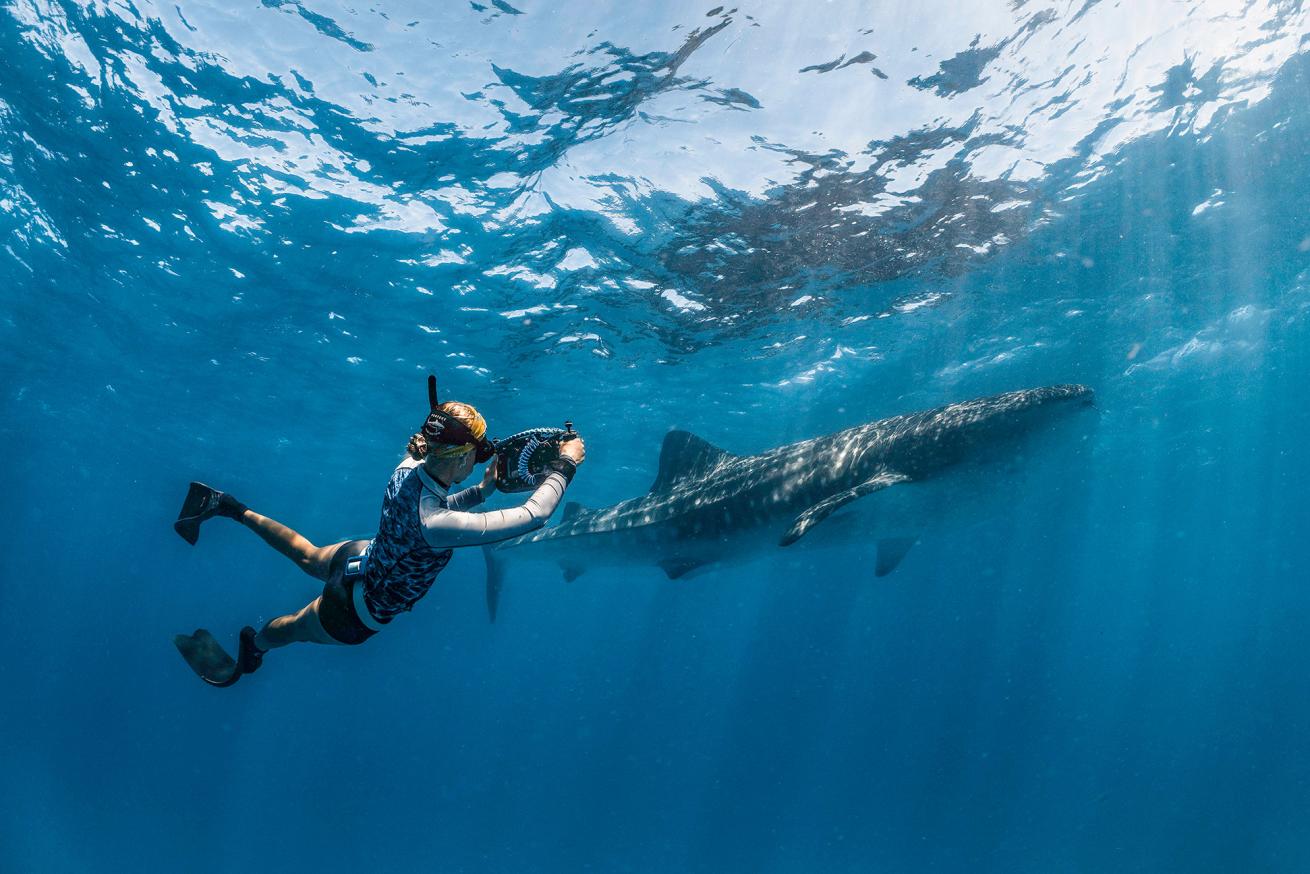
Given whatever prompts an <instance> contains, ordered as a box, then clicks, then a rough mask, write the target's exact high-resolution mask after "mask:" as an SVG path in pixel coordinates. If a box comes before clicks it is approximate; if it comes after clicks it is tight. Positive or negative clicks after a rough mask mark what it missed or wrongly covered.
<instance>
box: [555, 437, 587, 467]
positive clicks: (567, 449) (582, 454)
mask: <svg viewBox="0 0 1310 874" xmlns="http://www.w3.org/2000/svg"><path fill="white" fill-rule="evenodd" d="M559 454H560V455H561V456H563V457H564V458H567V459H569V460H570V461H572V462H573V463H574V465H576V466H578V467H581V466H582V460H583V459H584V458H586V457H587V444H586V443H583V442H582V436H581V435H579V436H577V437H574V438H572V439H570V440H565V441H564V442H563V443H561V444H560V447H559Z"/></svg>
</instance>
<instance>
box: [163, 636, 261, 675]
mask: <svg viewBox="0 0 1310 874" xmlns="http://www.w3.org/2000/svg"><path fill="white" fill-rule="evenodd" d="M173 645H174V646H176V647H177V651H178V652H180V653H182V658H184V659H186V663H187V664H188V665H190V666H191V670H193V671H195V672H196V676H198V677H200V679H202V680H204V681H205V682H206V683H208V684H209V685H211V686H219V687H226V686H231V685H232V684H233V683H235V682H236V681H237V680H239V679H241V675H242V674H253V673H254V672H255V671H257V670H259V666H260V665H262V664H263V663H264V650H261V649H260V648H259V647H257V646H255V629H253V628H251V627H250V626H249V625H247V626H246V627H245V628H243V629H241V648H240V649H239V650H238V651H237V657H236V658H235V659H234V658H232V656H230V655H228V654H227V650H225V649H223V646H222V645H221V644H220V643H219V642H218V641H217V640H215V639H214V635H212V634H210V633H209V632H208V631H206V630H205V629H203V628H197V629H196V633H195V634H179V635H177V636H176V637H174V638H173Z"/></svg>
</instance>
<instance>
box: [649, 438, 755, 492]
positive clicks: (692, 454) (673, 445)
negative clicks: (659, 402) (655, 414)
mask: <svg viewBox="0 0 1310 874" xmlns="http://www.w3.org/2000/svg"><path fill="white" fill-rule="evenodd" d="M729 458H736V456H735V455H733V454H732V453H731V452H725V451H724V450H722V449H720V448H719V447H717V446H715V445H714V444H713V443H710V442H709V441H708V440H703V439H701V438H700V437H697V436H696V435H695V434H693V433H691V432H690V431H670V432H669V433H667V434H665V435H664V445H663V446H662V447H660V470H659V473H658V474H656V475H655V482H654V483H653V484H652V485H651V487H650V490H651V491H652V492H665V491H668V490H669V489H671V488H673V486H674V485H675V484H676V483H677V481H678V480H680V479H684V478H688V477H699V476H704V475H705V474H707V473H709V472H710V471H711V470H712V469H713V468H714V466H715V465H717V464H718V463H719V462H721V461H726V460H727V459H729Z"/></svg>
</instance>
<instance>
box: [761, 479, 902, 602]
mask: <svg viewBox="0 0 1310 874" xmlns="http://www.w3.org/2000/svg"><path fill="white" fill-rule="evenodd" d="M908 479H909V477H908V476H906V475H905V474H903V473H897V472H896V471H892V470H881V471H879V472H878V473H876V474H874V475H873V476H871V477H869V478H868V479H867V480H865V481H864V482H862V483H860V484H859V485H858V486H855V487H854V488H850V489H846V490H845V491H843V492H838V493H837V494H835V495H832V496H831V497H828V498H825V499H823V500H822V501H820V502H819V503H817V504H815V505H814V506H813V507H810V508H809V509H808V510H806V511H805V512H804V513H801V514H800V515H799V516H797V517H796V521H795V522H793V523H792V525H791V527H790V528H788V529H787V533H786V534H784V535H782V539H781V540H779V541H778V545H779V546H791V545H792V544H793V543H795V542H796V541H797V540H800V539H801V538H802V537H804V536H805V532H806V531H809V530H810V529H811V528H813V527H814V526H815V525H818V524H819V523H820V522H822V521H823V520H824V519H827V518H828V517H829V516H831V515H832V514H833V513H835V512H837V511H838V510H840V509H841V508H842V507H844V506H846V505H847V504H849V503H850V502H851V501H854V500H855V499H856V498H862V497H864V496H865V495H868V494H871V493H873V492H877V491H881V490H882V489H885V488H887V487H888V486H894V485H896V484H897V483H903V482H905V481H906V480H908ZM907 549H908V547H907ZM901 555H902V557H904V553H902V554H901ZM899 561H900V559H897V562H899ZM895 566H896V565H895V564H893V565H892V567H895ZM888 573H890V570H889V571H888ZM878 576H882V574H879V575H878Z"/></svg>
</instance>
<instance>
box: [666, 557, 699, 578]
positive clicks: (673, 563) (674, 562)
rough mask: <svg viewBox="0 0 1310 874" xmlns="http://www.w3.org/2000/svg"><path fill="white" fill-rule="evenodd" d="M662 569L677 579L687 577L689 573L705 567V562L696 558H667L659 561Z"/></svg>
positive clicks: (670, 576)
mask: <svg viewBox="0 0 1310 874" xmlns="http://www.w3.org/2000/svg"><path fill="white" fill-rule="evenodd" d="M659 566H660V570H662V571H664V573H665V574H667V575H668V577H669V579H671V580H676V579H678V578H679V577H685V576H686V575H687V574H689V573H691V572H692V571H694V570H696V568H699V567H704V566H705V562H703V561H697V560H696V559H694V558H666V559H664V560H663V561H661V562H659Z"/></svg>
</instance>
